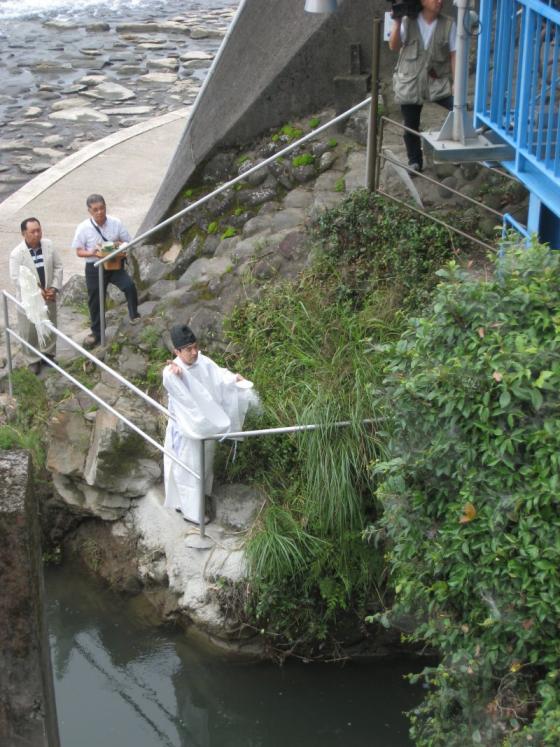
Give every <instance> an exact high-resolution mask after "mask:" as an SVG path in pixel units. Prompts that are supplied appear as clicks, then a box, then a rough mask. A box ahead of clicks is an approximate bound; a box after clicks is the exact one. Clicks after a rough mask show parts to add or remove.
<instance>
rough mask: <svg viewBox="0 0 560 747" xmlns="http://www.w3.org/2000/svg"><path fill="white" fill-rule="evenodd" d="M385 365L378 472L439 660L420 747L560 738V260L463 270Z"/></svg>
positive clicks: (432, 671)
mask: <svg viewBox="0 0 560 747" xmlns="http://www.w3.org/2000/svg"><path fill="white" fill-rule="evenodd" d="M441 277H442V280H443V282H442V284H441V286H440V287H439V289H438V292H437V294H436V296H435V299H434V303H433V305H432V306H431V308H430V309H429V310H428V311H427V313H426V314H425V315H424V316H422V317H420V318H417V319H412V320H410V322H409V324H408V326H407V328H406V330H405V332H404V334H403V335H402V337H401V339H400V340H399V341H398V342H397V343H396V344H395V345H394V347H393V350H392V353H391V355H390V358H389V359H388V361H387V365H386V390H385V398H386V407H385V412H386V414H387V415H388V416H389V417H391V419H392V428H391V429H390V433H391V438H390V441H389V443H388V453H387V457H386V459H385V460H384V461H383V462H380V463H378V464H377V465H376V468H375V470H376V472H377V474H378V476H379V479H380V481H381V484H380V486H379V489H378V497H379V500H380V502H381V504H382V507H383V514H382V518H381V520H380V521H379V522H378V524H377V531H378V532H379V531H382V532H385V534H386V537H387V539H388V540H389V550H388V555H387V557H388V562H389V570H390V574H391V585H392V587H393V589H394V593H395V598H394V603H393V605H392V607H391V609H390V610H389V611H388V612H387V613H386V614H385V616H384V619H385V620H388V621H389V622H390V621H391V619H395V618H396V619H399V618H403V617H406V618H407V619H409V620H413V621H414V622H415V627H414V633H413V634H412V638H413V640H415V641H419V642H422V643H424V644H428V645H429V646H431V647H432V648H434V649H435V650H437V651H438V652H439V654H440V655H441V663H440V664H439V665H438V666H437V667H434V668H429V669H427V670H426V671H425V672H424V675H423V677H424V679H425V681H426V683H427V684H428V685H429V690H428V691H427V694H426V697H425V700H424V702H423V704H422V705H421V706H420V707H419V708H418V709H417V710H416V711H415V712H414V713H413V714H411V719H412V734H413V737H414V739H415V744H417V745H418V746H419V747H439V746H440V745H441V746H442V747H443V746H444V745H445V747H464V745H467V744H468V745H471V744H473V745H477V744H483V745H486V746H487V747H494V746H496V747H497V746H498V745H500V746H502V745H503V746H507V747H514V746H515V747H520V746H521V745H529V744H531V745H553V744H554V745H556V744H560V696H559V693H560V690H559V687H558V682H559V677H560V668H559V662H560V636H559V628H558V620H559V619H560V570H559V569H560V511H559V509H560V497H559V495H560V493H559V487H560V478H559V474H560V472H559V467H560V457H559V454H560V425H559V424H560V420H559V415H560V335H559V331H560V283H559V277H560V255H559V254H558V252H551V251H550V250H549V249H548V247H544V246H538V245H535V246H533V247H531V248H529V249H527V248H526V247H525V246H523V247H522V248H515V247H514V248H510V249H509V250H508V251H507V253H506V255H505V257H504V258H503V259H501V260H497V264H496V268H495V272H494V274H493V275H492V276H490V277H488V279H486V280H480V279H477V278H473V277H472V276H470V275H469V274H467V273H465V272H463V271H461V270H460V269H459V268H458V267H457V266H456V265H455V264H451V265H449V267H448V268H447V269H446V270H444V271H442V272H441Z"/></svg>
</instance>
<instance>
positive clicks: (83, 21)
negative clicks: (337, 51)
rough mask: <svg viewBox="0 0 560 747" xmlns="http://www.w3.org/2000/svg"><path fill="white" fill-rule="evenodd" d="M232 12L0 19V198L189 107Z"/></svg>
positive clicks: (228, 7)
mask: <svg viewBox="0 0 560 747" xmlns="http://www.w3.org/2000/svg"><path fill="white" fill-rule="evenodd" d="M235 7H236V4H235V3H221V7H220V8H208V7H206V8H204V7H201V6H195V7H192V8H191V9H189V10H188V11H186V12H185V10H184V8H185V4H184V3H182V4H179V3H177V2H170V3H167V4H166V7H165V8H160V7H157V8H154V9H152V10H147V9H146V8H145V7H144V10H143V11H141V10H140V9H136V11H134V10H133V9H130V10H129V12H128V14H126V15H124V11H121V12H120V13H116V12H113V13H110V12H106V13H105V14H103V15H102V16H101V14H100V16H99V17H95V16H93V15H92V14H88V15H86V14H85V13H82V14H79V13H77V14H75V15H74V16H72V17H68V16H54V17H52V18H50V19H48V20H41V19H40V18H38V17H31V18H24V19H20V20H18V21H17V22H9V23H8V22H4V23H2V20H1V17H0V81H1V83H2V89H1V93H0V155H1V161H0V199H4V198H6V197H7V196H8V195H9V194H11V193H12V192H14V191H16V190H17V189H18V188H19V187H20V186H21V185H22V184H24V183H25V182H26V181H28V180H29V179H31V178H32V177H33V176H34V175H35V174H38V173H40V172H42V171H45V170H46V169H48V168H49V167H50V166H52V165H53V164H55V163H56V162H57V161H59V160H60V159H61V158H63V157H64V156H66V155H69V154H70V153H72V152H74V151H77V150H79V149H80V148H81V147H83V146H84V145H85V144H87V143H88V142H91V141H94V140H98V139H100V138H102V137H104V136H106V135H108V134H110V133H111V132H114V131H116V130H117V129H119V128H123V127H129V126H131V125H134V124H138V123H139V122H141V121H143V120H145V119H149V118H151V117H153V116H157V115H159V114H165V113H167V112H169V111H173V110H175V109H180V108H181V107H183V106H184V105H186V104H192V102H193V101H194V99H195V97H196V95H197V93H198V91H199V89H200V86H201V84H202V81H203V80H204V77H205V75H206V73H207V70H208V67H209V66H210V65H211V63H212V60H213V58H214V56H215V54H216V52H217V50H218V48H219V46H220V43H221V40H222V38H223V36H224V35H225V33H226V31H227V28H228V26H229V23H230V22H231V19H232V17H233V14H234V12H235ZM179 8H180V9H181V10H182V11H183V12H181V13H180V14H178V12H177V11H178V9H179Z"/></svg>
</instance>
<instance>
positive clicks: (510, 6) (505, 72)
mask: <svg viewBox="0 0 560 747" xmlns="http://www.w3.org/2000/svg"><path fill="white" fill-rule="evenodd" d="M555 6H556V7H555ZM557 7H558V3H557V0H550V2H545V1H544V0H482V1H481V7H480V20H481V29H482V31H481V38H480V43H479V48H478V65H477V89H476V95H475V117H476V124H477V126H481V125H486V126H488V127H490V128H491V129H492V130H494V131H495V132H496V133H497V134H498V135H500V137H501V138H502V139H503V140H505V141H506V142H507V143H508V144H510V145H511V146H512V147H513V148H514V149H515V151H516V157H515V161H514V162H512V163H508V164H507V165H508V167H509V168H510V169H511V171H513V173H515V174H516V175H517V176H519V177H520V178H523V174H524V173H525V174H528V175H529V176H530V178H531V180H532V181H534V182H539V181H541V182H542V187H543V189H544V190H547V191H549V190H558V189H560V144H559V137H560V132H559V108H560V10H558V9H557ZM532 186H536V185H535V184H534V185H532ZM559 194H560V192H559ZM557 205H558V207H559V211H560V196H559V197H558V201H557Z"/></svg>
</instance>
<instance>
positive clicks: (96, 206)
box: [72, 194, 140, 348]
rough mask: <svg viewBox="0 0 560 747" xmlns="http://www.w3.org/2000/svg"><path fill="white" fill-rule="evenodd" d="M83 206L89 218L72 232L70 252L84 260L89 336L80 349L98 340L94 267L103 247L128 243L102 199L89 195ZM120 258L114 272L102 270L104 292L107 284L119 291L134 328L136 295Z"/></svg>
mask: <svg viewBox="0 0 560 747" xmlns="http://www.w3.org/2000/svg"><path fill="white" fill-rule="evenodd" d="M86 205H87V209H88V213H89V214H90V217H89V218H88V219H87V220H84V221H83V222H82V223H80V225H79V226H78V227H77V228H76V233H75V234H74V240H73V241H72V249H75V250H76V254H77V255H78V257H84V258H85V260H86V287H87V292H88V307H89V315H90V319H91V335H89V336H88V337H86V339H85V340H84V347H86V348H92V347H94V346H95V345H98V344H99V341H100V339H101V312H100V308H99V270H98V268H97V267H94V263H95V262H96V261H97V260H98V259H99V258H100V257H103V256H104V255H103V252H102V251H101V250H102V247H103V245H104V244H109V243H111V244H113V245H114V246H115V247H118V246H120V244H122V243H124V242H128V241H130V234H129V233H128V231H127V230H126V228H125V227H124V226H123V224H122V223H121V221H120V220H119V219H118V218H114V217H113V216H111V215H107V206H106V204H105V199H104V198H103V196H102V195H99V194H91V195H90V196H89V197H88V198H87V200H86ZM123 262H124V258H123V259H121V260H120V267H119V268H118V269H114V270H113V269H111V270H108V269H105V270H104V272H103V281H104V290H105V291H106V290H107V286H108V285H109V283H113V285H116V286H117V288H118V289H119V290H121V291H122V292H123V293H124V295H125V297H126V301H127V304H128V314H129V317H130V323H131V324H135V323H136V321H137V320H138V319H139V318H140V315H139V314H138V293H137V291H136V286H135V285H134V281H133V280H132V278H131V277H130V275H129V274H128V272H126V270H125V269H124V267H123Z"/></svg>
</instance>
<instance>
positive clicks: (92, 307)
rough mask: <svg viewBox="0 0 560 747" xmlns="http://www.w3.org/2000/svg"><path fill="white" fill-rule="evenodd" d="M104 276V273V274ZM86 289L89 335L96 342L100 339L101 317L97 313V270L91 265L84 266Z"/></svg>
mask: <svg viewBox="0 0 560 747" xmlns="http://www.w3.org/2000/svg"><path fill="white" fill-rule="evenodd" d="M105 274H106V273H105ZM86 288H87V294H88V308H89V317H90V321H91V334H92V336H93V337H94V338H95V340H96V342H99V340H100V339H101V317H100V311H99V270H98V268H97V267H94V266H93V263H88V264H86Z"/></svg>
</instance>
